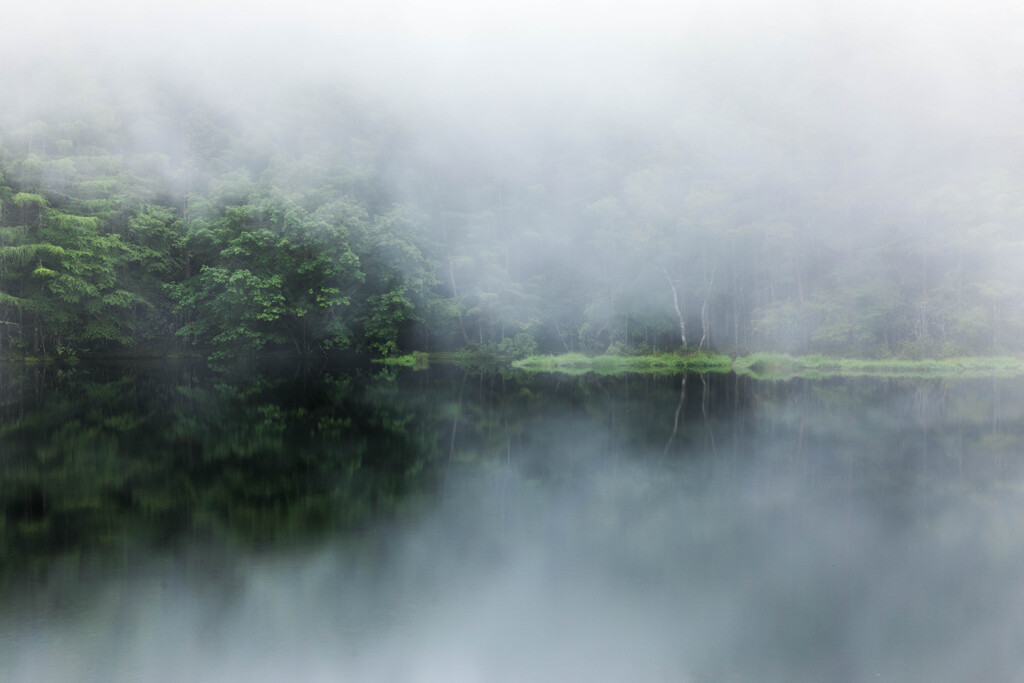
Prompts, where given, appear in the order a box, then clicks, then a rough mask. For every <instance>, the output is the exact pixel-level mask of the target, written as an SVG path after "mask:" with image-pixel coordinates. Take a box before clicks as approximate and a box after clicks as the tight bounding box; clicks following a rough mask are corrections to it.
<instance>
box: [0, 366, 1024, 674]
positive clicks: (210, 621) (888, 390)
mask: <svg viewBox="0 0 1024 683" xmlns="http://www.w3.org/2000/svg"><path fill="white" fill-rule="evenodd" d="M1022 445H1024V382H1021V381H1014V380H969V381H966V380H965V381H951V380H942V381H940V380H929V381H924V380H922V381H913V380H881V379H865V380H828V381H802V380H794V381H789V382H757V381H754V380H750V379H744V378H738V377H734V376H721V375H719V376H707V377H701V376H699V375H691V376H688V377H686V378H685V381H684V378H682V377H675V378H643V377H636V376H633V377H624V378H573V379H567V378H558V377H553V376H541V377H536V378H528V377H522V376H517V375H507V376H503V375H502V374H500V373H492V374H486V373H485V374H473V373H466V372H463V371H461V370H459V369H457V368H454V367H442V368H433V369H431V370H429V371H424V372H412V371H405V370H403V371H399V372H382V371H380V369H379V368H360V369H350V370H341V369H325V368H321V367H295V366H278V367H262V368H246V369H235V370H233V371H230V372H214V371H210V370H208V369H206V368H204V367H199V366H192V365H187V364H182V365H173V364H172V365H161V366H147V365H84V364H83V365H79V366H77V367H74V368H59V367H52V366H46V367H34V368H23V367H20V366H19V367H15V366H0V503H2V506H3V507H2V509H3V516H2V523H0V680H3V681H17V682H21V681H26V682H27V681H129V680H130V681H137V680H138V681H183V680H189V681H281V680H302V681H368V682H370V683H377V682H378V681H395V682H396V683H397V682H402V683H404V682H407V681H411V682H420V681H422V682H427V681H446V682H454V683H461V682H476V681H480V682H491V681H498V682H502V681H524V682H537V681H541V682H543V681H599V682H601V681H862V680H871V681H877V680H887V681H966V680H972V681H981V680H984V681H1013V680H1024V616H1022V615H1024V532H1022V529H1024V486H1022V485H1024V469H1022V464H1024V453H1022Z"/></svg>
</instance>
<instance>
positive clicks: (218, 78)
mask: <svg viewBox="0 0 1024 683" xmlns="http://www.w3.org/2000/svg"><path fill="white" fill-rule="evenodd" d="M8 19H9V25H10V26H16V27H17V30H14V31H11V32H10V35H8V36H7V38H6V40H5V41H4V46H3V48H2V49H3V51H4V55H5V56H4V60H3V62H4V79H5V82H6V83H7V85H5V90H6V93H7V95H6V97H5V101H4V111H3V114H4V117H5V121H6V124H5V129H6V131H7V132H6V133H5V137H4V140H5V144H6V145H7V147H8V148H9V153H10V154H9V156H10V160H11V162H12V163H13V164H14V165H13V166H12V168H13V169H15V170H17V169H19V168H20V167H19V166H18V165H17V164H18V163H19V162H18V159H19V158H20V156H21V155H22V154H24V153H28V154H36V155H39V153H40V151H42V152H43V154H44V155H43V156H42V162H43V163H44V164H45V163H48V159H50V160H56V159H58V158H59V157H60V156H61V154H62V153H59V152H57V151H55V149H54V147H53V143H49V144H50V147H43V148H42V149H40V146H39V142H38V140H39V137H40V135H41V131H43V132H42V134H43V135H46V134H47V133H46V132H45V131H46V130H49V131H50V132H49V133H48V135H49V136H51V137H56V138H60V136H65V139H66V138H67V136H71V138H72V140H74V139H75V136H80V133H74V134H72V133H69V132H60V131H58V130H57V129H56V128H55V127H54V126H55V125H56V124H55V122H57V121H65V122H69V121H73V120H75V119H76V117H81V116H82V112H89V111H91V112H92V113H91V114H88V115H87V116H86V117H85V118H84V119H83V120H86V121H88V123H87V124H86V125H87V126H89V127H90V129H97V130H99V129H103V130H104V131H105V133H104V134H105V135H108V136H115V137H116V138H117V139H122V140H123V139H124V136H128V138H127V139H128V142H127V143H125V142H119V143H117V149H116V150H114V153H115V154H121V155H125V156H124V163H125V164H126V165H128V167H129V168H131V169H133V172H135V173H137V174H152V173H153V172H157V171H158V172H160V173H162V174H163V178H164V180H163V183H164V185H165V188H166V189H167V190H169V191H170V195H169V198H170V200H172V204H174V203H176V204H177V205H178V206H179V207H184V206H185V205H187V204H188V202H187V201H185V200H184V199H181V197H182V196H183V195H185V194H193V195H207V196H213V197H216V196H217V193H218V192H221V193H223V192H226V191H227V190H226V189H225V188H228V189H230V188H232V187H235V188H240V187H241V186H240V185H239V183H241V182H243V181H244V182H250V183H252V185H251V188H252V189H250V190H244V192H248V193H250V196H251V192H252V191H253V190H258V189H260V188H276V189H278V190H282V189H283V190H285V191H287V192H288V193H290V194H291V196H294V197H304V198H305V199H300V200H299V201H302V202H304V203H305V204H306V205H310V206H312V207H316V206H322V205H323V203H324V202H326V201H328V200H335V199H337V198H338V197H346V198H350V199H352V200H354V201H356V202H359V203H360V204H361V205H363V206H365V207H366V210H367V211H368V213H369V215H370V217H371V218H373V217H375V216H378V215H385V216H386V215H389V212H390V214H393V213H394V212H395V211H396V210H397V211H400V212H402V213H403V215H405V216H407V217H408V218H409V220H410V221H412V223H413V225H415V226H416V227H417V229H419V230H420V231H421V235H422V237H421V238H417V239H418V241H417V242H415V245H416V248H417V250H418V251H419V252H421V253H422V254H423V256H424V257H425V259H426V260H427V261H428V262H429V264H430V266H431V267H432V268H433V270H434V271H435V273H436V279H437V285H436V286H434V287H433V289H432V290H431V292H432V294H431V296H435V295H436V296H441V297H450V301H451V304H450V305H451V306H452V307H453V309H452V310H455V311H456V312H457V313H458V316H459V319H458V322H457V324H453V323H452V321H451V320H450V319H438V318H437V314H436V307H435V312H434V313H421V314H420V315H421V319H422V320H425V321H426V322H425V323H424V324H425V326H426V327H427V328H429V329H430V334H431V335H432V337H433V338H434V339H435V340H437V343H438V344H440V345H441V346H442V347H448V348H451V347H454V346H458V345H460V344H464V343H465V342H466V340H467V339H471V338H472V339H475V341H476V343H478V344H479V345H483V346H487V345H488V344H490V345H494V346H496V345H498V344H499V343H500V342H501V341H502V340H503V339H504V338H506V337H511V336H512V333H511V332H510V330H516V329H519V330H525V331H526V333H527V334H529V335H531V336H532V337H533V338H534V339H535V340H536V341H537V342H538V344H539V346H540V349H541V350H542V351H549V352H551V351H565V350H577V349H579V350H587V351H599V350H603V349H605V348H607V347H609V346H613V345H616V344H620V345H625V346H629V347H632V346H635V345H636V340H637V339H638V338H640V337H643V339H644V340H645V341H644V343H646V344H648V345H649V346H655V347H663V348H664V347H670V346H671V336H670V335H669V333H668V332H667V330H668V329H669V328H671V327H672V326H673V324H674V323H673V322H672V319H673V316H674V313H673V307H672V303H671V301H672V299H671V292H670V290H669V288H668V287H667V286H666V280H665V278H666V277H668V279H669V281H670V282H672V283H675V284H676V285H678V293H679V295H680V296H681V297H682V300H681V303H680V305H681V311H680V314H681V317H682V318H684V319H685V322H686V323H687V324H688V325H689V327H690V329H691V336H693V332H692V330H693V329H694V328H696V327H697V326H700V327H701V334H700V338H706V339H709V340H710V345H711V346H712V347H713V348H716V349H719V350H730V351H749V350H763V349H770V350H786V351H799V352H807V351H811V352H826V353H836V354H850V353H853V354H857V355H868V356H889V355H910V356H920V355H935V354H939V355H943V354H945V355H948V354H956V353H979V352H985V353H993V352H994V353H1001V352H1007V351H1017V350H1019V349H1020V348H1021V345H1022V344H1024V336H1022V330H1024V296H1022V294H1021V292H1022V291H1024V288H1022V285H1024V283H1021V282H1020V281H1019V278H1018V277H1016V275H1015V273H1018V272H1020V271H1021V270H1022V268H1021V267H1020V266H1021V265H1022V263H1021V258H1022V255H1021V250H1020V248H1019V240H1018V236H1019V232H1020V216H1021V213H1022V211H1024V208H1022V207H1024V201H1022V199H1021V197H1020V196H1019V192H1018V191H1017V189H1016V188H1017V187H1018V185H1019V179H1020V176H1021V174H1022V173H1024V170H1022V168H1021V165H1020V162H1019V159H1020V158H1021V157H1020V152H1021V146H1022V140H1021V134H1020V131H1019V126H1018V122H1019V121H1020V119H1021V115H1022V114H1024V112H1022V102H1021V98H1020V97H1019V92H1018V87H1017V84H1018V83H1019V81H1020V78H1021V76H1022V74H1024V58H1022V56H1021V55H1022V54H1024V51H1022V50H1021V49H1020V48H1021V44H1022V40H1024V36H1022V30H1024V29H1022V26H1024V18H1022V17H1021V11H1020V9H1019V8H1017V7H1015V6H1014V4H1013V3H1010V2H1006V3H983V4H980V5H979V4H974V3H972V4H968V3H957V2H946V3H933V2H928V3H924V2H921V3H916V2H898V3H868V4H865V3H856V4H849V3H847V4H840V3H825V4H822V3H809V2H780V3H770V4H765V3H745V2H728V3H713V4H711V3H658V2H643V3H638V4H632V5H631V6H630V7H629V9H628V10H626V9H625V8H623V7H621V6H620V5H619V3H582V2H581V3H571V2H560V3H540V2H537V3H525V4H524V3H515V4H514V5H513V4H511V3H510V4H500V3H441V4H435V3H414V2H407V3H402V2H389V3H383V4H374V5H373V6H372V7H369V6H366V4H365V3H362V4H360V5H352V4H340V5H339V4H327V3H324V4H310V3H300V4H290V5H288V6H287V7H283V6H278V5H276V4H272V3H245V4H241V3H239V4H231V3H169V2H167V3H165V2H161V3H147V4H146V5H145V7H142V6H128V5H122V4H120V3H90V4H89V5H87V6H86V5H78V4H62V3H42V4H39V5H32V6H31V8H30V7H28V6H24V7H22V6H19V7H16V8H14V9H13V11H9V12H8ZM39 121H41V122H42V123H43V124H47V125H50V126H51V128H50V129H46V128H45V127H44V128H39V127H38V126H39V124H38V123H35V122H39ZM65 125H66V124H65ZM33 126H36V127H33ZM33 140H36V142H33ZM74 144H75V145H77V147H75V148H74V149H76V150H79V149H81V150H82V151H78V152H77V154H79V155H81V154H94V152H88V151H84V147H83V145H82V142H81V140H79V141H78V142H75V143H74ZM105 148H107V149H109V145H107V146H106V147H105ZM133 155H134V156H133ZM71 158H72V159H75V158H77V157H76V156H75V155H74V154H73V155H72V157H71ZM133 159H135V160H134V161H133ZM84 168H85V160H83V161H82V162H79V171H78V174H79V177H80V178H81V177H82V176H83V175H85V174H87V173H88V172H87V171H84V170H82V169H84ZM60 169H64V170H60ZM60 173H65V174H66V166H64V167H58V170H57V171H56V172H55V174H56V175H57V176H59V177H66V175H65V176H60ZM8 176H9V177H12V178H13V179H14V180H16V181H17V180H18V177H19V175H18V174H12V173H11V172H8ZM21 177H25V174H21ZM27 177H28V178H29V179H31V178H32V175H31V172H28V176H27ZM53 177H54V176H52V175H51V176H44V180H46V181H47V182H53V181H52V180H51V179H52V178H53ZM339 177H348V178H354V179H355V180H351V181H348V184H345V182H339V181H338V180H337V178H339ZM32 182H33V181H32V180H28V186H31V184H32ZM67 182H68V181H67V180H60V181H58V184H57V185H56V186H55V189H60V188H62V187H65V186H66V184H67ZM61 183H63V184H61ZM325 183H326V184H327V185H329V186H330V187H331V188H332V189H331V190H330V192H327V190H322V191H321V190H314V188H317V187H321V186H324V184H325ZM44 184H45V182H44ZM23 185H24V182H23ZM367 188H370V189H367ZM60 191H66V190H60ZM237 191H239V192H243V190H242V189H238V190H237ZM311 192H319V194H316V195H313V196H311V195H310V193H311ZM236 201H237V200H236ZM178 211H179V215H181V216H183V217H184V218H185V219H186V221H187V222H188V223H189V224H191V221H192V220H193V218H192V217H191V216H190V215H189V214H188V212H186V211H184V209H183V208H179V209H178ZM406 238H407V239H408V234H407V235H406ZM392 265H393V267H394V268H397V269H406V272H405V275H404V276H403V277H404V278H405V279H407V280H410V279H414V277H418V276H413V275H410V274H409V272H408V270H407V268H408V266H407V265H403V264H399V263H396V264H392ZM652 266H654V267H652ZM424 291H425V290H424ZM426 296H427V294H425V293H422V292H421V297H426ZM538 301H539V302H549V303H547V304H543V305H541V304H538V303H537V302H538ZM495 302H497V303H495ZM551 302H558V303H551ZM953 302H955V303H953ZM416 305H417V307H418V308H421V307H422V306H423V305H422V304H420V303H416ZM702 311H703V312H702ZM432 316H433V317H432ZM566 330H569V332H568V333H567V332H566ZM677 343H678V341H677Z"/></svg>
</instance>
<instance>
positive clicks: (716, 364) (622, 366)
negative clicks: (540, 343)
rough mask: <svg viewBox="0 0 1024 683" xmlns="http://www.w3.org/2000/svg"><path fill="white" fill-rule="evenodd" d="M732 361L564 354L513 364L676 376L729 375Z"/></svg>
mask: <svg viewBox="0 0 1024 683" xmlns="http://www.w3.org/2000/svg"><path fill="white" fill-rule="evenodd" d="M732 362H733V361H732V359H731V358H729V357H728V356H722V355H719V354H715V353H705V352H703V351H697V352H694V353H685V354H676V353H659V354H652V355H646V356H617V355H606V356H586V355H584V354H582V353H564V354H561V355H558V356H529V357H527V358H524V359H522V360H517V361H514V362H513V363H512V366H513V367H516V368H519V369H521V370H526V371H528V372H560V373H563V374H569V375H582V374H586V373H596V374H603V375H615V374H620V373H624V372H638V373H644V374H676V373H679V372H729V371H731V370H732Z"/></svg>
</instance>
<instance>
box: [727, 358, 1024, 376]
mask: <svg viewBox="0 0 1024 683" xmlns="http://www.w3.org/2000/svg"><path fill="white" fill-rule="evenodd" d="M733 367H734V369H735V370H736V372H738V373H740V374H744V375H750V376H751V377H756V378H759V379H786V378H789V377H807V378H816V377H864V376H878V377H920V378H928V377H965V378H966V377H1015V376H1018V375H1024V358H1012V357H1007V356H988V357H986V356H967V357H962V358H944V359H938V358H932V359H925V360H903V359H898V358H889V359H882V360H876V359H866V358H832V357H829V356H796V357H794V356H790V355H788V354H777V353H752V354H750V355H749V356H743V357H742V358H737V359H736V362H735V363H734V364H733Z"/></svg>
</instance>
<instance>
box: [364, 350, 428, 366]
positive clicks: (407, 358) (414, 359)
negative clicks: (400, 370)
mask: <svg viewBox="0 0 1024 683" xmlns="http://www.w3.org/2000/svg"><path fill="white" fill-rule="evenodd" d="M373 362H374V363H383V364H384V365H396V366H399V367H404V368H416V369H417V370H424V369H426V368H428V367H430V359H429V357H428V356H427V354H426V353H424V352H423V351H413V352H412V353H409V354H406V355H404V356H389V357H387V358H374V359H373Z"/></svg>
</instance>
